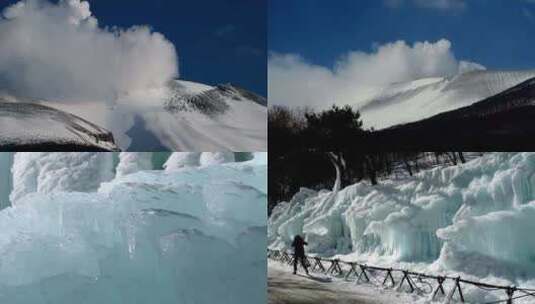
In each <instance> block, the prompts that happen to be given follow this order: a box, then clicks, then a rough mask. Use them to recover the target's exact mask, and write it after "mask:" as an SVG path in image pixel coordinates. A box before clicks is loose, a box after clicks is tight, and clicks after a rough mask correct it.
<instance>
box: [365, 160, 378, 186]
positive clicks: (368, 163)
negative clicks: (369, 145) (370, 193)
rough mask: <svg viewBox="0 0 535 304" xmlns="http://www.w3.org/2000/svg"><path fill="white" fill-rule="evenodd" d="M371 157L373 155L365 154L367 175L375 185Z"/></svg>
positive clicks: (375, 179)
mask: <svg viewBox="0 0 535 304" xmlns="http://www.w3.org/2000/svg"><path fill="white" fill-rule="evenodd" d="M372 157H373V156H369V155H366V170H367V171H368V177H369V178H370V182H371V184H372V186H375V185H377V172H376V168H375V163H374V161H373V159H372Z"/></svg>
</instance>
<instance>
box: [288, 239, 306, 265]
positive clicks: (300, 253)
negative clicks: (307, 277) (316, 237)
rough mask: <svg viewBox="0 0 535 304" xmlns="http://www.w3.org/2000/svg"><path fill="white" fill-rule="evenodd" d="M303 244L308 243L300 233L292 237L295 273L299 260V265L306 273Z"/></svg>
mask: <svg viewBox="0 0 535 304" xmlns="http://www.w3.org/2000/svg"><path fill="white" fill-rule="evenodd" d="M305 245H308V243H307V242H305V240H303V238H302V237H301V236H300V235H296V236H295V237H294V241H293V242H292V247H293V248H294V274H296V273H297V263H298V262H299V261H300V262H301V266H303V268H304V269H305V272H306V273H307V274H308V269H307V263H306V258H305Z"/></svg>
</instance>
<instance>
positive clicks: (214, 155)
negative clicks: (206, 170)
mask: <svg viewBox="0 0 535 304" xmlns="http://www.w3.org/2000/svg"><path fill="white" fill-rule="evenodd" d="M234 160H235V158H234V153H232V152H203V153H202V154H201V159H200V164H201V166H210V165H218V164H224V163H228V162H233V161H234Z"/></svg>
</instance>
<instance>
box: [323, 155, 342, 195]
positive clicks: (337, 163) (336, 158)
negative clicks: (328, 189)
mask: <svg viewBox="0 0 535 304" xmlns="http://www.w3.org/2000/svg"><path fill="white" fill-rule="evenodd" d="M327 157H328V158H329V160H330V161H331V163H332V164H333V166H334V169H335V170H336V180H335V181H334V186H333V192H337V191H339V190H340V189H342V186H344V185H343V181H342V176H343V175H344V172H345V167H346V165H345V161H344V158H343V156H342V153H341V152H336V153H335V152H327Z"/></svg>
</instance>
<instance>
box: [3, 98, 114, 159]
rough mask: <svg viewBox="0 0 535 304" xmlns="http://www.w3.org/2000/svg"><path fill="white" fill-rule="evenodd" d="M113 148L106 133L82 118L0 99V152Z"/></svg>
mask: <svg viewBox="0 0 535 304" xmlns="http://www.w3.org/2000/svg"><path fill="white" fill-rule="evenodd" d="M117 149H118V148H117V146H116V145H115V142H114V138H113V135H112V133H111V132H110V131H108V130H106V129H104V128H101V127H99V126H97V125H95V124H93V123H91V122H89V121H87V120H85V119H82V118H80V117H78V116H75V115H72V114H69V113H66V112H64V111H60V110H56V109H53V108H51V107H47V106H44V105H39V104H31V103H20V102H6V100H5V99H3V98H0V150H3V151H8V150H14V151H24V150H32V151H44V150H47V151H56V150H71V151H98V150H103V151H106V150H107V151H110V150H117Z"/></svg>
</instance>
